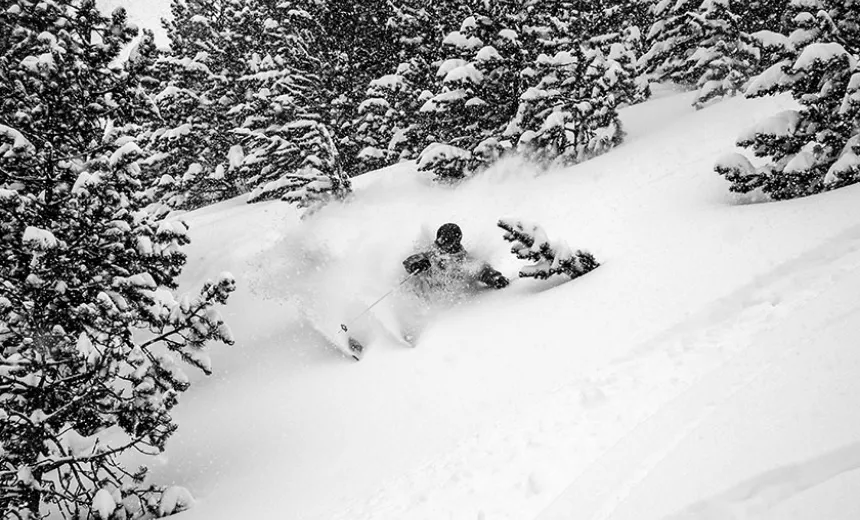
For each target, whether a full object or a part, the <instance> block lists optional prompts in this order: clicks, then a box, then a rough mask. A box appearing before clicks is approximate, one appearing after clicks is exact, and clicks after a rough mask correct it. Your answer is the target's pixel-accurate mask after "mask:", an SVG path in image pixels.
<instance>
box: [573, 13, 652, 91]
mask: <svg viewBox="0 0 860 520" xmlns="http://www.w3.org/2000/svg"><path fill="white" fill-rule="evenodd" d="M650 5H651V2H650V0H607V1H604V2H594V3H592V4H591V6H590V9H589V12H588V19H589V20H590V21H589V23H588V24H587V25H586V27H585V29H586V33H585V36H587V38H588V41H589V43H590V44H591V45H592V46H595V47H597V48H598V49H600V51H601V52H602V53H603V54H604V55H605V56H606V59H607V63H608V66H609V69H610V70H611V71H612V75H613V77H614V78H615V79H614V82H615V83H616V84H617V86H616V88H615V90H616V92H617V97H618V98H619V102H620V103H624V104H635V103H640V102H642V101H645V100H646V99H648V98H649V97H650V96H651V86H650V83H649V82H648V78H647V77H646V76H645V75H644V74H640V72H639V69H638V67H637V62H638V60H639V57H640V56H642V54H644V52H645V49H644V45H645V42H644V37H643V36H642V28H643V27H644V28H648V27H650V26H651V20H650V18H651V16H650V11H649V7H650Z"/></svg>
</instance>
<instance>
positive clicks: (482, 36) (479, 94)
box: [418, 10, 521, 181]
mask: <svg viewBox="0 0 860 520" xmlns="http://www.w3.org/2000/svg"><path fill="white" fill-rule="evenodd" d="M492 14H495V16H496V18H491V17H490V16H486V15H474V16H468V17H466V18H465V19H464V21H463V23H462V25H461V28H460V30H459V31H453V32H451V33H449V34H448V35H447V36H446V37H445V38H444V39H443V41H442V44H443V45H444V46H446V48H447V49H448V57H447V59H446V60H445V61H443V62H442V63H441V65H440V66H439V68H438V70H437V72H436V76H437V78H438V90H437V92H438V93H437V94H436V95H435V96H433V97H432V98H430V99H428V100H427V101H426V102H425V103H424V105H423V106H422V107H421V111H422V112H424V113H426V114H428V115H429V116H430V117H431V118H432V123H431V124H432V126H433V127H434V128H435V129H436V131H435V132H434V136H435V137H436V138H437V140H438V141H437V142H435V143H431V144H430V145H428V146H427V148H425V149H424V151H422V152H421V156H420V157H419V159H418V167H419V170H425V171H433V172H434V173H435V175H436V176H437V178H439V179H443V180H446V181H453V180H459V179H462V178H463V177H465V176H467V175H469V174H470V173H473V172H475V171H478V170H479V169H481V168H483V167H485V166H486V165H487V164H489V163H491V162H492V161H494V160H495V159H496V158H498V157H499V156H500V155H501V153H503V151H504V150H505V149H507V148H510V146H511V145H510V142H509V141H508V140H506V139H504V138H503V137H502V132H503V130H504V128H505V126H506V125H507V123H508V121H510V119H511V118H512V117H513V115H514V114H515V113H516V107H517V102H516V101H517V93H518V90H519V81H518V77H519V72H520V63H521V61H520V59H519V58H520V56H519V52H520V51H519V46H518V43H517V42H516V40H515V39H514V38H511V36H510V32H511V31H514V34H516V33H515V30H514V29H512V28H511V24H510V21H509V20H508V19H507V17H506V14H507V13H506V12H505V11H504V10H500V11H498V12H495V13H492Z"/></svg>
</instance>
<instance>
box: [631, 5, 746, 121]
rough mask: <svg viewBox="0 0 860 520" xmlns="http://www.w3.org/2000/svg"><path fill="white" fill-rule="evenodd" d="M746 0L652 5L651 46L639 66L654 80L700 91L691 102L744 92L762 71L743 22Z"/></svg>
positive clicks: (697, 103) (697, 104) (702, 102)
mask: <svg viewBox="0 0 860 520" xmlns="http://www.w3.org/2000/svg"><path fill="white" fill-rule="evenodd" d="M746 8H747V2H739V1H735V0H703V1H702V0H679V1H678V2H676V3H674V4H673V3H672V2H668V1H666V0H661V1H660V2H658V3H656V4H654V12H655V14H656V15H657V20H656V21H655V22H654V24H653V25H652V26H651V30H650V32H649V40H650V41H651V42H652V45H651V47H650V49H649V50H648V52H646V53H645V54H644V55H643V56H642V58H641V59H640V61H639V65H640V66H641V67H643V69H644V70H645V71H646V72H647V73H648V74H650V75H651V77H652V79H653V80H655V81H665V80H670V81H673V82H675V83H677V84H679V85H682V86H685V87H689V88H691V89H693V88H695V89H697V90H698V92H697V94H696V97H695V100H694V101H693V106H695V107H696V108H702V107H703V106H705V105H706V104H708V103H709V102H710V101H712V100H714V99H718V98H720V97H724V96H731V95H735V94H737V93H738V92H739V91H741V89H742V87H743V86H744V84H745V83H746V82H747V80H748V79H749V77H750V76H751V75H754V74H755V73H757V72H758V70H759V63H760V60H761V51H760V48H759V46H758V45H757V44H756V42H757V40H756V39H755V38H753V37H752V36H750V34H749V32H748V31H747V30H746V27H745V26H744V24H745V22H749V21H750V20H749V19H747V18H745V17H744V16H742V15H743V14H744V12H745V10H746Z"/></svg>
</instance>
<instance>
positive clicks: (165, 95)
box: [130, 33, 244, 214]
mask: <svg viewBox="0 0 860 520" xmlns="http://www.w3.org/2000/svg"><path fill="white" fill-rule="evenodd" d="M208 57H209V56H208V54H207V53H205V52H198V53H197V54H196V55H195V56H194V58H188V57H185V58H178V57H176V56H172V55H170V54H169V53H164V52H160V51H156V50H155V48H154V45H153V44H152V34H151V33H145V34H144V37H143V38H142V39H141V42H140V45H139V48H138V49H136V51H133V52H132V55H131V57H130V60H131V61H132V62H138V63H139V66H140V67H141V72H142V73H143V74H145V76H144V77H143V78H142V80H141V81H142V84H143V85H144V87H145V89H146V91H147V93H148V95H149V97H150V99H151V100H152V104H153V106H154V108H155V114H154V115H155V117H154V118H153V119H152V120H151V121H150V122H148V124H146V125H145V128H144V129H143V131H142V132H141V133H140V134H139V136H138V137H139V139H140V142H141V144H142V145H143V146H144V148H145V150H146V152H147V156H148V157H147V159H146V160H145V161H143V162H142V163H141V166H142V167H143V177H144V178H143V181H144V182H145V185H146V186H147V187H148V193H149V196H150V197H151V198H153V199H154V200H155V201H156V202H155V203H156V205H157V206H158V208H159V211H161V212H163V213H165V214H166V213H167V212H169V211H170V210H173V209H183V210H188V209H195V208H198V207H201V206H205V205H207V204H211V203H213V202H218V201H221V200H225V199H228V198H230V197H234V196H236V195H239V194H240V193H242V192H243V191H244V188H243V183H242V181H241V180H240V179H239V178H238V175H237V174H236V170H235V169H231V168H229V164H228V163H227V157H226V154H225V152H224V151H225V150H227V149H229V147H230V145H231V142H232V136H231V135H230V134H229V133H228V132H227V129H228V128H230V123H229V119H228V116H227V115H226V111H225V110H224V109H223V107H222V106H221V105H220V104H218V103H217V102H216V101H213V100H212V99H209V97H208V95H209V92H207V90H209V89H211V88H212V87H214V86H215V85H217V83H218V82H219V81H220V79H219V78H217V77H216V76H215V75H214V74H213V73H212V71H211V70H210V69H209V67H208V66H207V65H206V61H207V59H208ZM207 85H208V86H209V89H207V88H206V86H207Z"/></svg>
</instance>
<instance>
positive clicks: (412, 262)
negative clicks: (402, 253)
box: [403, 253, 430, 274]
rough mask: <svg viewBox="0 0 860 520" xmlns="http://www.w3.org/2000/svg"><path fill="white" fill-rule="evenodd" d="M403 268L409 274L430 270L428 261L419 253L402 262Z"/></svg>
mask: <svg viewBox="0 0 860 520" xmlns="http://www.w3.org/2000/svg"><path fill="white" fill-rule="evenodd" d="M403 267H404V268H406V272H407V273H409V274H417V273H421V272H424V271H426V270H428V269H430V259H429V258H427V256H426V255H423V254H421V253H418V254H415V255H412V256H410V257H409V258H407V259H406V260H404V261H403Z"/></svg>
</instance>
